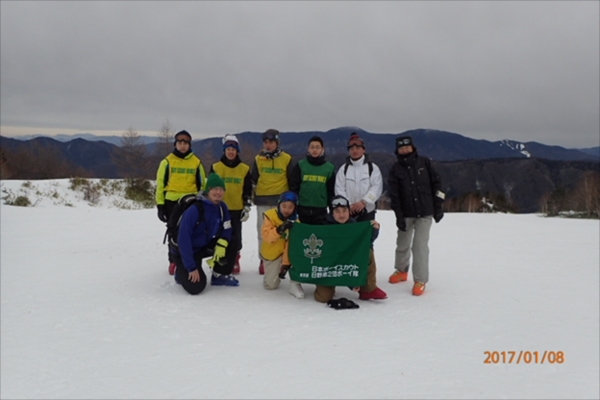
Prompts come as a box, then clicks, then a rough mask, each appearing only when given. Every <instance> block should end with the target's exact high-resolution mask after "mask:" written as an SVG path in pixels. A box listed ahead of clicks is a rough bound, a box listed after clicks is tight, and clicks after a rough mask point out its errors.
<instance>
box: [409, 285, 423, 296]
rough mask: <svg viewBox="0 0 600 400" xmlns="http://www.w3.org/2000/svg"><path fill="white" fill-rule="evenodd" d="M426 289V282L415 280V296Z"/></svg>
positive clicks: (413, 291)
mask: <svg viewBox="0 0 600 400" xmlns="http://www.w3.org/2000/svg"><path fill="white" fill-rule="evenodd" d="M424 291H425V284H424V283H421V282H415V284H414V286H413V290H412V294H413V296H420V295H422V294H423V292H424Z"/></svg>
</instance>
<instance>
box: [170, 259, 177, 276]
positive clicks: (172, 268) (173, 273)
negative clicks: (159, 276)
mask: <svg viewBox="0 0 600 400" xmlns="http://www.w3.org/2000/svg"><path fill="white" fill-rule="evenodd" d="M175 268H177V265H176V264H175V263H174V262H172V263H171V264H169V275H175Z"/></svg>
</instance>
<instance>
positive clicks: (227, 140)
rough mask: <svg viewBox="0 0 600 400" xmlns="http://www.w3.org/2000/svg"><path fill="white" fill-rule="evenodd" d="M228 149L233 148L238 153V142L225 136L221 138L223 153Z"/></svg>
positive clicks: (232, 137)
mask: <svg viewBox="0 0 600 400" xmlns="http://www.w3.org/2000/svg"><path fill="white" fill-rule="evenodd" d="M228 147H233V148H234V149H236V150H237V151H238V153H239V152H240V142H238V140H237V138H236V137H235V136H233V135H225V137H224V138H223V151H225V149H226V148H228Z"/></svg>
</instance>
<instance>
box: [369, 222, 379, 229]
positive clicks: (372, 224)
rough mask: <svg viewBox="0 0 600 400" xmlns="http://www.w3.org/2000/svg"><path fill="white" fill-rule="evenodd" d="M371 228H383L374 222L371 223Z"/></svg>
mask: <svg viewBox="0 0 600 400" xmlns="http://www.w3.org/2000/svg"><path fill="white" fill-rule="evenodd" d="M371 226H372V227H373V228H375V229H379V228H380V227H381V225H380V224H379V222H377V221H375V220H372V221H371Z"/></svg>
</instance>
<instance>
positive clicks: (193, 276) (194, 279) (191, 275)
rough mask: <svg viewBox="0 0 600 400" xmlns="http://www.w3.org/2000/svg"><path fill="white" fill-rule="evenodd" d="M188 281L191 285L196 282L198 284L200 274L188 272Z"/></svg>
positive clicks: (195, 271) (196, 271)
mask: <svg viewBox="0 0 600 400" xmlns="http://www.w3.org/2000/svg"><path fill="white" fill-rule="evenodd" d="M188 279H189V280H190V281H191V282H192V283H196V282H200V272H198V270H197V269H196V270H194V271H192V272H190V273H189V274H188Z"/></svg>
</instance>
